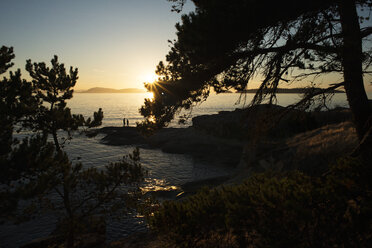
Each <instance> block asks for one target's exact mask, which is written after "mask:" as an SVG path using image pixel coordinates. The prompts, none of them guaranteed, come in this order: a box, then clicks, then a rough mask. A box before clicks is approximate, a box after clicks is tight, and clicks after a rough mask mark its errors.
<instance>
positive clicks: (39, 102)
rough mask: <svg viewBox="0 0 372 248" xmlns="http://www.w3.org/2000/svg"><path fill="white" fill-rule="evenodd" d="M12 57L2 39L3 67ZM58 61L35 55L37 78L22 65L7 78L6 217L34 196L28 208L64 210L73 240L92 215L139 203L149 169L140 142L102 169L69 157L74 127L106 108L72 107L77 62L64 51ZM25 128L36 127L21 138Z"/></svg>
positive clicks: (92, 121)
mask: <svg viewBox="0 0 372 248" xmlns="http://www.w3.org/2000/svg"><path fill="white" fill-rule="evenodd" d="M12 58H14V54H13V51H12V49H11V48H4V47H3V48H2V49H1V59H0V61H1V71H3V72H5V71H6V69H8V68H9V67H10V66H11V63H10V61H11V59H12ZM51 63H52V67H51V68H49V67H47V66H46V65H45V63H34V64H32V63H31V61H30V60H28V61H27V64H26V70H27V71H28V72H29V74H30V76H31V78H32V81H31V82H27V81H26V80H23V79H21V73H20V71H19V70H18V71H16V72H15V73H12V72H11V73H10V76H9V78H4V79H3V80H2V81H1V84H0V90H1V91H0V94H1V102H0V111H1V112H0V114H1V116H0V120H1V124H2V125H1V132H0V134H1V137H0V138H1V154H0V167H1V170H2V174H1V177H0V179H1V181H0V183H1V190H0V197H1V202H2V204H1V210H2V217H10V216H12V215H11V212H12V213H13V214H15V213H17V214H19V213H20V210H19V209H16V207H17V202H18V201H19V200H20V199H29V200H30V201H28V202H29V203H30V204H29V205H28V206H27V207H23V209H21V210H22V211H23V214H26V215H28V216H32V214H35V213H37V212H40V211H42V210H44V209H45V208H47V209H49V210H54V211H56V212H58V213H59V219H60V223H59V227H60V228H59V232H60V233H61V234H62V235H63V237H64V240H65V242H66V243H65V245H66V247H73V246H74V243H75V240H76V236H77V235H78V234H79V233H80V232H82V231H83V230H84V229H86V228H87V226H86V223H87V221H88V220H89V219H90V218H91V217H92V216H94V215H97V214H98V215H101V214H107V213H113V211H119V210H123V211H125V210H128V209H129V208H131V207H133V206H134V205H133V204H132V203H135V200H136V199H137V198H138V197H139V192H140V191H139V188H138V185H139V183H140V182H141V181H142V179H143V175H144V171H143V169H142V167H141V166H140V164H139V150H138V149H137V150H135V151H134V152H133V154H130V155H128V156H125V157H123V159H122V160H120V161H118V162H115V163H110V164H108V165H106V166H104V168H103V169H100V170H99V169H97V168H84V167H83V165H82V164H81V163H79V162H78V163H73V162H72V161H70V160H69V158H68V156H67V154H66V153H65V152H64V150H63V147H64V144H65V142H66V141H67V140H69V139H71V138H72V132H74V131H84V130H86V129H87V128H91V127H97V126H99V125H101V123H102V118H103V112H102V110H101V109H99V110H98V112H95V113H94V117H93V118H88V119H85V118H84V117H83V116H82V115H76V114H72V113H71V110H70V108H68V107H66V101H67V100H69V99H71V98H72V96H73V87H74V86H75V84H76V82H77V79H78V76H77V74H78V70H77V69H73V68H72V67H71V68H70V70H69V73H67V72H66V69H65V67H64V65H63V64H60V63H59V62H58V58H57V56H55V57H54V58H53V59H52V61H51ZM20 130H23V131H27V132H28V133H29V135H28V137H26V138H24V139H23V140H22V141H19V140H17V139H15V138H14V137H13V134H14V133H15V132H16V131H20ZM49 136H51V137H52V138H53V142H50V141H49V139H48V137H49ZM15 210H17V211H15Z"/></svg>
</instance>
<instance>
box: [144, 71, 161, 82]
mask: <svg viewBox="0 0 372 248" xmlns="http://www.w3.org/2000/svg"><path fill="white" fill-rule="evenodd" d="M157 78H158V76H157V75H156V74H155V73H149V74H145V75H143V80H144V81H145V83H153V82H155V81H156V79H157Z"/></svg>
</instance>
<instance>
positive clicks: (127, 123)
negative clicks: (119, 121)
mask: <svg viewBox="0 0 372 248" xmlns="http://www.w3.org/2000/svg"><path fill="white" fill-rule="evenodd" d="M127 126H128V127H129V120H128V119H127Z"/></svg>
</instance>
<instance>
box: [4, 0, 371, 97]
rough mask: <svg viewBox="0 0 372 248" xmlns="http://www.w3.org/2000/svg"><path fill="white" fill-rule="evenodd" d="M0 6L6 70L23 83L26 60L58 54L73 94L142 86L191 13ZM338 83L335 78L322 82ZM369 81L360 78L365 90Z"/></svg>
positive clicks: (85, 2) (47, 1) (105, 5)
mask: <svg viewBox="0 0 372 248" xmlns="http://www.w3.org/2000/svg"><path fill="white" fill-rule="evenodd" d="M0 6H1V7H0V46H2V45H5V46H12V47H14V53H15V55H16V58H15V60H14V61H13V62H14V63H15V66H14V67H13V68H12V69H13V70H15V69H17V68H20V69H21V70H22V73H23V76H24V77H25V78H26V79H28V77H27V75H28V73H27V72H26V71H25V70H24V67H25V63H26V60H27V59H31V60H32V61H33V62H45V63H47V64H50V60H51V59H52V57H53V56H54V55H58V57H59V61H60V62H61V63H64V64H65V65H66V67H67V68H69V67H70V66H73V67H77V68H78V69H79V80H78V83H77V85H76V87H75V89H76V90H85V89H89V88H92V87H108V88H116V89H123V88H143V83H144V82H152V81H154V79H155V73H154V72H155V69H156V65H157V64H158V63H159V61H161V60H165V56H166V54H167V53H168V51H169V44H168V40H173V39H175V38H176V34H175V33H176V29H175V27H174V26H175V24H176V23H177V22H179V21H180V19H181V15H182V14H187V13H188V12H190V11H192V10H194V6H193V3H192V1H187V4H186V6H185V7H184V10H183V12H182V13H175V12H172V11H171V9H172V7H171V6H172V3H170V2H168V1H167V0H1V3H0ZM368 24H371V23H368ZM258 80H259V79H258ZM258 80H255V81H256V82H253V84H252V83H251V84H250V88H251V87H253V88H255V87H258V85H259V84H258ZM339 81H342V77H341V76H340V75H337V76H335V77H326V78H324V82H323V83H324V84H325V85H328V83H329V82H333V83H335V82H339ZM371 81H372V79H371V76H368V77H366V78H365V86H366V90H367V91H368V92H372V84H371V83H370V82H371ZM321 83H322V82H321ZM306 85H308V82H304V83H303V84H296V85H292V86H289V87H301V86H306ZM320 87H322V86H321V85H320Z"/></svg>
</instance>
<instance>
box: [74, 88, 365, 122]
mask: <svg viewBox="0 0 372 248" xmlns="http://www.w3.org/2000/svg"><path fill="white" fill-rule="evenodd" d="M150 96H151V95H150V94H149V93H138V94H125V93H123V94H120V93H116V94H110V93H107V94H94V93H80V94H78V93H77V94H75V95H74V98H73V99H71V100H70V101H69V103H68V106H69V107H70V108H71V109H72V111H73V112H74V113H80V114H83V115H85V116H91V115H92V113H93V112H94V111H97V110H98V108H102V110H103V114H104V120H103V126H122V125H123V122H122V120H123V118H124V117H125V118H128V119H129V124H130V126H135V123H136V122H140V121H141V120H142V116H141V115H140V114H139V112H138V110H139V108H140V107H141V105H142V104H143V99H144V98H148V97H150ZM239 96H240V94H219V95H211V96H210V97H209V98H208V100H207V101H205V102H203V103H201V104H199V105H197V106H196V107H195V108H194V109H193V111H192V116H198V115H204V114H216V113H218V112H219V111H223V110H234V109H236V108H242V107H244V106H247V105H248V104H249V103H250V101H251V100H252V98H253V94H246V97H242V98H241V101H240V103H239V102H238V100H239ZM371 97H372V94H371ZM244 99H245V101H244ZM299 99H300V96H299V95H296V94H278V104H279V105H282V106H287V105H289V104H292V103H294V102H295V101H297V100H299ZM332 106H347V103H346V96H345V94H335V95H334V97H333V102H332ZM188 113H189V112H185V111H184V112H182V113H181V115H182V114H188ZM190 124H191V123H189V125H190ZM170 126H179V125H178V123H177V120H175V121H173V122H172V123H171V124H170Z"/></svg>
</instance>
